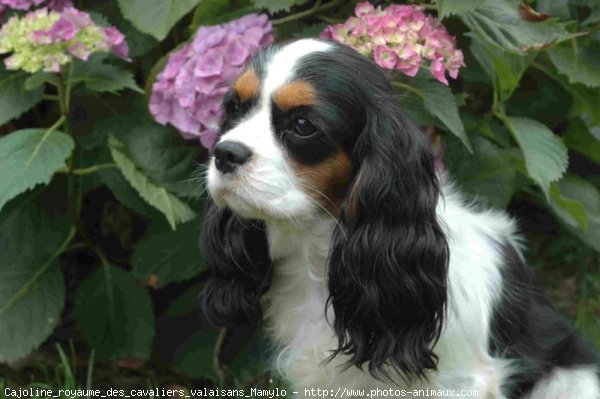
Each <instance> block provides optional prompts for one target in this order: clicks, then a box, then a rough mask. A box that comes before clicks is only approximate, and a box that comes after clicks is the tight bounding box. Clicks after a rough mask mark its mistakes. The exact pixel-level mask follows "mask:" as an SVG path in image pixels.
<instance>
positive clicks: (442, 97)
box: [411, 77, 473, 152]
mask: <svg viewBox="0 0 600 399" xmlns="http://www.w3.org/2000/svg"><path fill="white" fill-rule="evenodd" d="M411 83H412V85H413V87H414V89H415V90H416V91H417V92H418V93H419V94H420V96H421V97H422V98H423V102H424V104H425V109H427V111H429V112H430V113H431V114H432V115H434V116H436V117H437V118H438V119H439V120H440V121H442V122H443V123H444V125H445V126H446V127H447V128H448V130H449V131H450V132H451V133H452V134H454V135H455V136H456V137H458V138H459V139H460V140H461V141H462V142H463V144H464V145H465V147H467V149H468V150H469V151H470V152H472V151H473V150H472V148H471V143H470V142H469V138H468V137H467V133H466V132H465V127H464V125H463V122H462V120H461V119H460V116H459V114H458V105H457V104H456V99H455V98H454V95H452V91H450V88H449V87H448V86H444V85H443V84H441V83H439V82H437V81H435V80H433V79H429V78H420V77H417V78H416V79H413V80H412V81H411Z"/></svg>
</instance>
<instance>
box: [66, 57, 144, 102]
mask: <svg viewBox="0 0 600 399" xmlns="http://www.w3.org/2000/svg"><path fill="white" fill-rule="evenodd" d="M73 65H74V67H73V75H72V77H71V81H72V82H74V83H83V84H84V85H85V87H86V88H87V89H88V90H90V91H93V92H99V93H102V92H109V93H113V94H114V93H117V92H119V91H120V90H124V89H130V90H133V91H136V92H138V93H143V90H142V89H141V88H140V87H139V86H138V85H137V83H135V80H134V78H133V74H132V73H131V72H129V71H128V70H126V69H123V68H121V67H118V66H116V65H112V64H107V63H105V62H104V59H103V57H92V58H91V59H90V60H89V61H88V62H75V63H74V64H73Z"/></svg>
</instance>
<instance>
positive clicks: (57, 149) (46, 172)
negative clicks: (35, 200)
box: [0, 128, 75, 209]
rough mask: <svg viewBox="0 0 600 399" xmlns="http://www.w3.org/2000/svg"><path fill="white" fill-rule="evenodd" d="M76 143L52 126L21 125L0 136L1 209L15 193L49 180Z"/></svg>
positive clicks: (63, 165) (62, 165)
mask: <svg viewBox="0 0 600 399" xmlns="http://www.w3.org/2000/svg"><path fill="white" fill-rule="evenodd" d="M74 146H75V144H74V142H73V139H72V138H71V137H70V136H68V135H67V134H65V133H63V132H59V131H56V130H54V129H52V128H51V129H24V130H19V131H18V132H14V133H12V134H10V135H8V136H5V137H2V138H0V209H2V207H3V206H4V204H6V202H7V201H8V200H10V199H12V198H14V197H16V196H17V195H18V194H20V193H22V192H24V191H26V190H29V189H31V188H33V187H35V186H36V185H38V184H48V183H49V182H50V179H51V178H52V175H54V173H55V172H56V171H57V170H59V169H60V168H62V167H65V166H66V164H65V160H66V159H67V157H68V156H69V155H70V154H71V151H73V147H74Z"/></svg>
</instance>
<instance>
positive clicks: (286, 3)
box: [252, 0, 307, 14]
mask: <svg viewBox="0 0 600 399" xmlns="http://www.w3.org/2000/svg"><path fill="white" fill-rule="evenodd" d="M306 2H307V0H252V4H254V8H256V9H258V10H267V11H268V12H269V13H270V14H274V13H277V12H279V11H289V10H290V8H292V6H295V5H298V4H304V3H306Z"/></svg>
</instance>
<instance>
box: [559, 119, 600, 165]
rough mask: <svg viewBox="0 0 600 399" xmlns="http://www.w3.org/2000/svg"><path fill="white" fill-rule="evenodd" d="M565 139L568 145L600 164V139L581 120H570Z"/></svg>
mask: <svg viewBox="0 0 600 399" xmlns="http://www.w3.org/2000/svg"><path fill="white" fill-rule="evenodd" d="M563 140H564V142H565V144H566V145H567V147H569V148H570V149H572V150H575V151H577V152H578V153H580V154H582V155H584V156H586V157H587V158H589V159H590V160H592V161H594V162H596V163H597V164H598V165H600V139H598V138H596V137H594V136H593V135H592V133H590V130H589V129H588V127H587V126H586V125H585V123H583V122H582V121H581V120H579V119H574V120H572V121H570V123H569V129H568V130H567V134H566V135H565V136H564V138H563Z"/></svg>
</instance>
